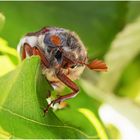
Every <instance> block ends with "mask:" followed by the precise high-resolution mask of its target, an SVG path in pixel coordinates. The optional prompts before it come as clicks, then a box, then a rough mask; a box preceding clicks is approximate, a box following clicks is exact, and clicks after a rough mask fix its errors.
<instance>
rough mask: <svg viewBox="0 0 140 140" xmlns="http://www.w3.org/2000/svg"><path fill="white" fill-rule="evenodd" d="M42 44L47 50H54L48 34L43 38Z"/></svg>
mask: <svg viewBox="0 0 140 140" xmlns="http://www.w3.org/2000/svg"><path fill="white" fill-rule="evenodd" d="M44 43H45V44H46V45H47V46H48V47H49V48H54V47H55V46H54V44H53V43H52V41H51V40H50V36H49V35H48V34H46V35H45V37H44Z"/></svg>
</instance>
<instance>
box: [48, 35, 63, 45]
mask: <svg viewBox="0 0 140 140" xmlns="http://www.w3.org/2000/svg"><path fill="white" fill-rule="evenodd" d="M50 40H51V42H52V43H53V44H54V45H55V46H60V45H61V40H60V38H59V37H58V36H56V35H52V36H51V37H50Z"/></svg>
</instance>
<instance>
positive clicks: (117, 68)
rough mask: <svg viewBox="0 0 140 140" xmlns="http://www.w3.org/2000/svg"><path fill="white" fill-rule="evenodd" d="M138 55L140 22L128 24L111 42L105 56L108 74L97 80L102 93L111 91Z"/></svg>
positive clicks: (139, 49) (139, 51)
mask: <svg viewBox="0 0 140 140" xmlns="http://www.w3.org/2000/svg"><path fill="white" fill-rule="evenodd" d="M139 53H140V20H139V18H138V19H137V20H136V21H135V22H133V23H131V24H128V25H127V26H126V27H125V28H124V30H123V31H122V32H120V33H119V34H118V35H117V36H116V39H115V40H114V41H113V42H112V45H111V49H110V50H109V52H108V53H107V54H106V56H105V60H106V63H107V65H108V72H107V73H105V74H102V76H101V78H100V79H99V84H98V85H99V87H100V88H101V89H103V90H104V91H109V92H111V91H113V90H114V89H115V87H116V86H117V84H118V82H119V80H120V78H121V75H122V73H123V71H124V69H125V68H126V67H127V66H128V64H129V63H130V62H132V60H133V59H134V58H135V57H136V56H137V55H138V54H139Z"/></svg>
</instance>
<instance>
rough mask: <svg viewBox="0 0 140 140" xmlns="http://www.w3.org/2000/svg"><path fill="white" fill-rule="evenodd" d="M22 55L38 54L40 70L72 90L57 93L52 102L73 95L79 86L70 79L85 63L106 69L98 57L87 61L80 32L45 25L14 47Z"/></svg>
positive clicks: (87, 65) (53, 84) (54, 102)
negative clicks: (78, 33) (63, 93)
mask: <svg viewBox="0 0 140 140" xmlns="http://www.w3.org/2000/svg"><path fill="white" fill-rule="evenodd" d="M17 49H18V51H19V53H20V56H21V59H22V60H24V59H25V58H26V57H30V56H32V55H38V56H40V59H41V64H42V73H43V74H44V75H45V76H46V78H47V80H48V81H49V82H50V83H51V85H52V86H53V87H54V86H55V87H56V88H60V87H64V85H66V86H68V87H69V88H70V89H71V90H72V92H71V93H69V94H66V95H63V96H59V97H58V98H56V99H55V100H52V101H51V103H49V104H48V106H47V107H46V109H44V113H46V112H47V111H48V109H49V108H50V106H51V105H54V104H56V103H61V102H62V101H64V100H67V99H70V98H73V97H75V96H76V95H77V94H78V92H79V87H78V86H77V85H76V84H75V83H74V82H73V80H76V79H78V78H79V77H80V75H81V74H82V72H83V70H84V69H85V67H88V68H89V69H91V70H95V71H100V72H102V71H107V65H106V64H105V63H104V62H103V61H101V60H97V59H96V60H93V61H92V62H91V63H89V62H88V57H87V50H86V48H85V46H84V44H83V42H82V41H81V40H80V38H79V36H78V35H77V34H76V33H75V32H72V31H70V30H68V29H64V28H58V27H44V28H42V29H41V30H39V31H37V32H31V33H27V34H26V35H25V36H24V37H23V38H22V39H21V40H20V42H19V44H18V47H17Z"/></svg>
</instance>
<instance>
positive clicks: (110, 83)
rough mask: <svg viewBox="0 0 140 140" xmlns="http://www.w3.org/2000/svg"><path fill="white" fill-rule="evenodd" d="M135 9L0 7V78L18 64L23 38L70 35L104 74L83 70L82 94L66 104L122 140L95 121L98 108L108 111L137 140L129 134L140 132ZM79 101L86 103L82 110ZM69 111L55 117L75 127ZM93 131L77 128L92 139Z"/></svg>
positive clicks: (139, 42) (110, 5)
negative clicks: (51, 29) (45, 31)
mask: <svg viewBox="0 0 140 140" xmlns="http://www.w3.org/2000/svg"><path fill="white" fill-rule="evenodd" d="M139 7H140V2H0V76H3V75H5V74H6V73H8V72H9V71H11V70H14V69H16V67H17V65H18V64H19V63H20V62H19V58H18V55H17V53H16V50H15V49H16V47H17V44H18V42H19V40H20V38H21V37H22V36H24V35H25V34H26V33H28V32H33V31H37V30H39V29H40V28H42V27H44V26H57V27H63V28H67V29H70V30H72V31H75V32H76V33H78V35H79V36H80V37H81V40H82V41H83V42H84V44H85V46H86V47H87V49H88V56H89V59H95V58H99V59H104V60H105V61H106V63H107V65H108V67H109V69H108V72H107V73H103V74H99V73H94V72H91V71H89V70H87V69H86V70H85V72H84V74H83V75H82V78H81V79H80V80H79V82H78V84H79V85H80V86H81V89H82V91H81V95H80V96H79V99H72V101H68V102H69V103H70V104H71V106H72V107H73V108H80V107H87V108H88V109H91V110H92V111H93V112H94V113H95V114H96V117H97V118H98V119H99V121H100V123H101V124H102V125H103V127H104V129H105V133H106V135H107V136H108V138H124V139H125V138H127V137H125V135H124V133H123V132H124V131H123V130H119V126H115V124H112V123H113V122H111V124H106V122H104V121H105V120H104V119H103V118H105V116H100V112H99V110H100V108H101V106H103V105H109V106H111V107H112V108H113V110H115V111H117V112H118V113H119V114H121V115H122V116H123V117H124V118H125V119H128V120H129V121H130V122H131V123H132V124H133V127H134V130H133V131H131V132H129V131H128V134H129V133H131V134H132V137H133V138H134V135H135V137H136V138H137V139H138V138H140V135H136V133H135V132H136V131H135V130H137V131H138V133H139V131H140V108H139V107H140V72H139V71H140V11H139ZM87 95H88V96H87ZM84 99H85V100H84ZM77 101H79V102H78V103H77ZM84 101H85V102H86V101H87V102H88V101H89V102H90V101H91V103H89V105H87V104H88V103H87V104H86V103H85V102H84ZM69 111H70V110H65V111H61V112H60V111H59V112H58V113H57V112H56V115H57V117H58V118H59V119H61V120H63V121H64V122H68V123H69V124H71V125H73V126H74V125H76V126H78V127H80V124H79V123H76V122H72V119H74V118H77V119H80V115H79V114H77V113H76V114H75V113H72V114H73V116H72V118H71V119H68V117H67V113H69ZM106 115H107V116H111V113H110V114H106ZM102 117H103V118H102ZM118 120H120V119H119V118H118ZM81 121H83V122H84V120H82V119H81ZM120 121H121V120H120ZM85 123H86V121H85ZM122 124H123V120H122ZM97 126H98V125H95V126H94V127H95V129H93V130H92V127H91V126H90V125H87V126H86V125H85V128H83V127H84V126H83V127H82V126H81V128H82V129H83V130H84V131H85V133H88V135H90V134H91V135H97V134H96V132H95V130H98V129H97V128H96V127H97ZM117 127H118V128H117ZM81 128H80V129H81ZM138 133H137V134H138ZM100 136H101V135H99V136H97V137H99V138H101V137H100ZM127 136H128V138H131V136H129V135H127ZM15 137H16V136H15ZM102 138H103V137H102Z"/></svg>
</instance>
